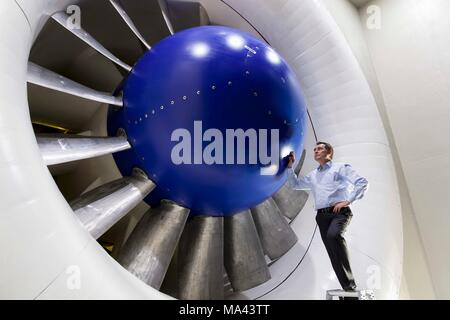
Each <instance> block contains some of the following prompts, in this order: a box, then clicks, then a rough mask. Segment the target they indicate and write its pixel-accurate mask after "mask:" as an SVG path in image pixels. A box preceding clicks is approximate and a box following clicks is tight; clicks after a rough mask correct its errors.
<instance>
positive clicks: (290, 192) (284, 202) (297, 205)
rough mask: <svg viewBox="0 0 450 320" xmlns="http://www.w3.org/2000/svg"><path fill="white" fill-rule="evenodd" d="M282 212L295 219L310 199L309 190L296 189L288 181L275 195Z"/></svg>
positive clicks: (274, 198) (274, 197)
mask: <svg viewBox="0 0 450 320" xmlns="http://www.w3.org/2000/svg"><path fill="white" fill-rule="evenodd" d="M272 198H273V200H275V203H276V204H277V206H278V208H279V209H280V211H281V213H282V214H283V215H285V216H286V217H288V218H289V219H291V220H293V219H295V217H296V216H297V215H298V214H299V213H300V211H301V210H302V209H303V207H304V206H305V203H306V201H307V200H308V192H306V191H303V190H294V189H292V188H291V187H290V186H289V185H288V184H287V183H286V184H285V185H284V186H283V187H281V189H280V190H278V191H277V192H276V193H275V194H274V195H273V196H272Z"/></svg>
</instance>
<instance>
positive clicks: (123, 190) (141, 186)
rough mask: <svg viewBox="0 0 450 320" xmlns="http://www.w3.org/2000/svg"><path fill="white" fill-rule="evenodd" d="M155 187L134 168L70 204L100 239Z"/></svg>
mask: <svg viewBox="0 0 450 320" xmlns="http://www.w3.org/2000/svg"><path fill="white" fill-rule="evenodd" d="M154 188H155V184H154V183H153V182H152V181H151V180H149V179H148V178H147V177H146V176H145V174H144V173H143V172H142V171H141V170H139V169H134V170H133V174H132V176H130V177H124V178H121V179H118V180H115V181H112V182H109V183H107V184H105V185H103V186H100V187H98V188H96V189H94V190H92V191H89V192H87V193H85V194H83V195H81V196H80V197H79V198H77V199H75V200H74V201H72V202H71V203H70V206H71V207H72V210H73V211H74V212H75V214H76V215H77V216H78V218H79V219H80V221H81V223H82V224H83V225H84V226H85V227H86V229H87V230H88V231H89V232H90V233H91V235H92V237H94V238H95V239H98V238H99V237H100V236H101V235H102V234H103V233H105V232H106V231H107V230H108V229H109V228H111V227H112V226H113V225H114V224H115V223H116V222H117V221H119V220H120V219H121V218H122V217H124V216H125V215H126V214H127V213H128V212H130V211H131V210H132V209H133V208H134V207H136V206H137V205H138V204H139V203H140V202H141V201H142V200H143V199H144V198H145V197H146V196H147V195H148V194H149V193H150V192H151V191H152V190H153V189H154Z"/></svg>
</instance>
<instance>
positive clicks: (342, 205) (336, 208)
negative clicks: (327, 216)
mask: <svg viewBox="0 0 450 320" xmlns="http://www.w3.org/2000/svg"><path fill="white" fill-rule="evenodd" d="M349 205H350V202H348V201H341V202H338V203H336V204H335V205H334V206H333V212H334V213H339V212H340V211H341V209H342V208H345V207H348V206H349Z"/></svg>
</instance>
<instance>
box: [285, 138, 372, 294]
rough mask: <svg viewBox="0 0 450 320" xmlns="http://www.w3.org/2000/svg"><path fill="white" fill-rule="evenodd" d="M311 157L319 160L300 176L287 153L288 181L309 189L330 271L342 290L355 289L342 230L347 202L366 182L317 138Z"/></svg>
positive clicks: (347, 214)
mask: <svg viewBox="0 0 450 320" xmlns="http://www.w3.org/2000/svg"><path fill="white" fill-rule="evenodd" d="M314 159H315V160H316V161H317V162H318V163H319V164H320V165H319V167H317V169H315V170H313V171H312V172H310V173H309V174H307V175H306V176H304V177H299V178H297V177H296V176H295V173H294V170H292V165H293V163H294V161H295V157H294V153H293V152H291V154H290V155H289V161H288V165H287V166H288V168H291V169H289V170H287V171H288V175H289V177H288V182H289V184H290V185H291V187H293V188H294V189H296V190H311V191H312V193H313V195H314V199H315V209H316V210H317V215H316V221H317V224H318V225H319V230H320V235H321V236H322V241H323V243H324V245H325V248H326V249H327V252H328V256H329V257H330V260H331V264H332V266H333V269H334V272H335V273H336V276H337V278H338V280H339V283H340V284H341V286H342V288H343V289H344V290H345V291H355V290H356V283H355V279H354V277H353V274H352V270H351V268H350V261H349V257H348V251H347V244H346V242H345V239H344V236H343V235H344V233H345V230H346V228H347V226H348V224H349V223H350V220H351V218H352V216H353V214H352V211H351V210H350V208H349V205H350V204H351V203H352V202H353V201H355V200H358V199H361V198H362V197H363V196H364V192H365V191H366V190H367V186H368V182H367V180H366V179H365V178H363V177H361V176H359V175H358V174H357V173H356V172H355V170H353V169H352V167H351V166H350V165H348V164H344V163H337V162H333V161H332V159H333V147H332V146H331V145H330V144H329V143H326V142H317V144H316V146H315V148H314Z"/></svg>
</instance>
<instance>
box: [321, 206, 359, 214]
mask: <svg viewBox="0 0 450 320" xmlns="http://www.w3.org/2000/svg"><path fill="white" fill-rule="evenodd" d="M333 209H334V207H328V208H322V209H319V210H317V213H333ZM340 212H341V213H347V212H351V210H350V208H349V207H344V208H342V209H341V211H340Z"/></svg>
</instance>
